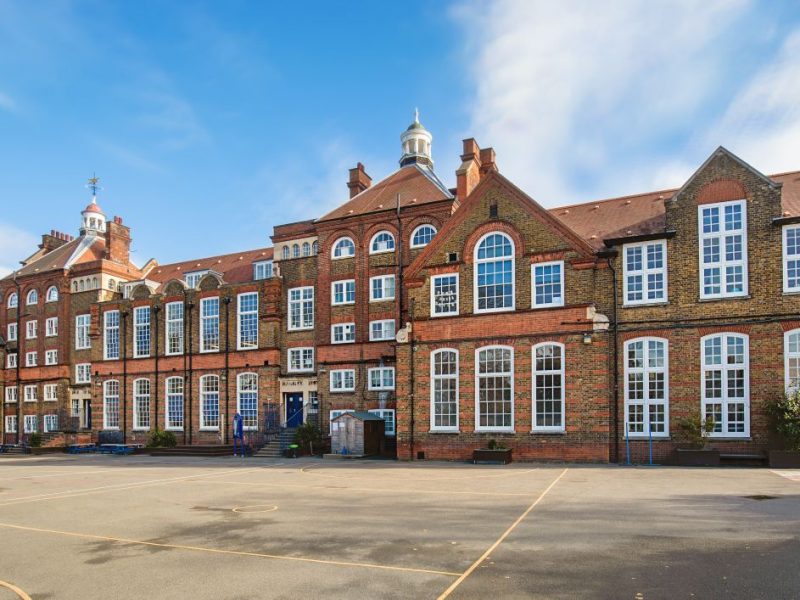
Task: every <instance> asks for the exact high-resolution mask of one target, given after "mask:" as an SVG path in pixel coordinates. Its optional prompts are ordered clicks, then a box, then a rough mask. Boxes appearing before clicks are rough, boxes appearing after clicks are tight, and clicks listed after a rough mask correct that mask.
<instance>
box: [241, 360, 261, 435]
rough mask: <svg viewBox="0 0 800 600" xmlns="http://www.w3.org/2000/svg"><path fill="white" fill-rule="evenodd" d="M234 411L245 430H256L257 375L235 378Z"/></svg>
mask: <svg viewBox="0 0 800 600" xmlns="http://www.w3.org/2000/svg"><path fill="white" fill-rule="evenodd" d="M236 410H238V411H239V414H240V415H242V425H243V426H244V428H245V429H249V430H251V431H255V430H257V429H258V375H256V374H255V373H241V374H240V375H239V376H238V377H237V378H236Z"/></svg>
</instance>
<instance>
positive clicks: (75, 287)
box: [72, 281, 78, 292]
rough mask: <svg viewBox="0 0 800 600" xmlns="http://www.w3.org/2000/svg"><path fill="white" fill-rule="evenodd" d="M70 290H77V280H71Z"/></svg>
mask: <svg viewBox="0 0 800 600" xmlns="http://www.w3.org/2000/svg"><path fill="white" fill-rule="evenodd" d="M72 291H73V292H77V291H78V282H77V281H73V282H72Z"/></svg>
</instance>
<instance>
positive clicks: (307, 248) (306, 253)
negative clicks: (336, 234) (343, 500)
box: [303, 242, 311, 256]
mask: <svg viewBox="0 0 800 600" xmlns="http://www.w3.org/2000/svg"><path fill="white" fill-rule="evenodd" d="M303 256H311V244H309V243H308V242H303Z"/></svg>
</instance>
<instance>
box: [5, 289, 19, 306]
mask: <svg viewBox="0 0 800 600" xmlns="http://www.w3.org/2000/svg"><path fill="white" fill-rule="evenodd" d="M6 306H8V308H17V306H19V296H17V293H16V292H12V293H10V294H9V295H8V303H7V304H6Z"/></svg>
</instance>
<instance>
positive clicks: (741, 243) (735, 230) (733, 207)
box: [697, 200, 747, 299]
mask: <svg viewBox="0 0 800 600" xmlns="http://www.w3.org/2000/svg"><path fill="white" fill-rule="evenodd" d="M697 211H698V212H697V214H698V229H699V240H700V298H701V299H713V298H735V297H737V296H746V295H747V206H746V205H745V201H744V200H737V201H736V202H720V203H718V204H704V205H701V206H699V207H697Z"/></svg>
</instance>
